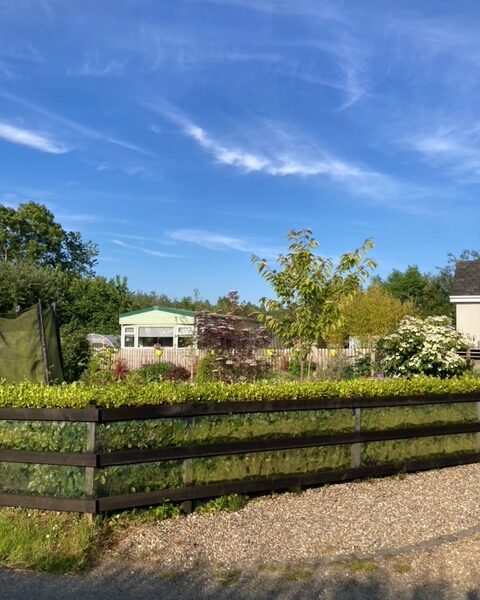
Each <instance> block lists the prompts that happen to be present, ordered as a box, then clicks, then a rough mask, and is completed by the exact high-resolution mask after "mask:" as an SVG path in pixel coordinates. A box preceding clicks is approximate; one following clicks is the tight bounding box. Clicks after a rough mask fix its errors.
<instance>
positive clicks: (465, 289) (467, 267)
mask: <svg viewBox="0 0 480 600" xmlns="http://www.w3.org/2000/svg"><path fill="white" fill-rule="evenodd" d="M452 296H480V260H459V261H458V262H457V266H456V268H455V275H454V277H453V286H452Z"/></svg>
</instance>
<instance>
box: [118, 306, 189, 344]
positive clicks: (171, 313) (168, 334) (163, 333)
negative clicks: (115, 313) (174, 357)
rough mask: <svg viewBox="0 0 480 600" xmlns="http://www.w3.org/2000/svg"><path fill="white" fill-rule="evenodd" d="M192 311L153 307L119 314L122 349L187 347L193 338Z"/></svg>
mask: <svg viewBox="0 0 480 600" xmlns="http://www.w3.org/2000/svg"><path fill="white" fill-rule="evenodd" d="M196 315H197V313H196V312H194V311H193V310H183V309H180V308H166V307H163V306H152V307H151V308H144V309H142V310H134V311H132V312H128V313H123V314H121V315H120V319H119V322H120V325H121V328H122V335H121V347H122V348H152V347H153V346H162V347H164V348H186V347H188V346H191V345H192V344H193V341H194V339H193V338H194V330H195V317H196Z"/></svg>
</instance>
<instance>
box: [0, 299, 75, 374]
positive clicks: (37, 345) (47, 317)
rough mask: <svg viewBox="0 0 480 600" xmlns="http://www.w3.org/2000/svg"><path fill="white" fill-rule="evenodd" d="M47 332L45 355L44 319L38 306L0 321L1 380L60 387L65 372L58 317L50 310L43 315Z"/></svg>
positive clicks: (47, 309)
mask: <svg viewBox="0 0 480 600" xmlns="http://www.w3.org/2000/svg"><path fill="white" fill-rule="evenodd" d="M41 316H42V320H43V328H44V332H45V337H44V340H45V352H44V351H43V350H42V336H41V319H40V314H39V310H38V308H37V307H36V306H35V307H33V308H30V309H29V310H26V311H24V312H22V313H20V314H19V315H17V316H15V317H12V318H0V379H5V380H6V381H7V382H8V383H19V382H21V381H25V380H28V381H33V382H36V383H46V382H47V378H46V365H45V361H44V353H45V355H46V362H47V366H48V374H49V377H48V381H50V382H52V383H61V382H62V381H63V371H62V364H61V359H60V349H59V346H58V336H57V331H56V325H55V316H54V313H53V309H52V308H51V307H50V306H45V307H43V308H42V312H41Z"/></svg>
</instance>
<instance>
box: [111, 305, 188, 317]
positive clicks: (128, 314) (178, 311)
mask: <svg viewBox="0 0 480 600" xmlns="http://www.w3.org/2000/svg"><path fill="white" fill-rule="evenodd" d="M154 310H158V311H161V312H166V313H171V314H173V315H181V316H183V317H196V316H197V314H198V313H197V312H195V311H194V310H185V309H183V308H170V307H166V306H150V307H149V308H141V309H140V310H132V311H131V312H126V313H120V317H131V316H133V315H141V314H143V313H148V312H152V311H154Z"/></svg>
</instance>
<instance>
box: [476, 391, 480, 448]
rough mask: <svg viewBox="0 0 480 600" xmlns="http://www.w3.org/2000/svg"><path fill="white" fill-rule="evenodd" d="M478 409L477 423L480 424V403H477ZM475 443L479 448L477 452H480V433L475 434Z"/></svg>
mask: <svg viewBox="0 0 480 600" xmlns="http://www.w3.org/2000/svg"><path fill="white" fill-rule="evenodd" d="M475 405H476V407H477V421H479V422H480V402H475ZM475 442H476V446H477V450H480V431H478V432H477V433H476V434H475Z"/></svg>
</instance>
